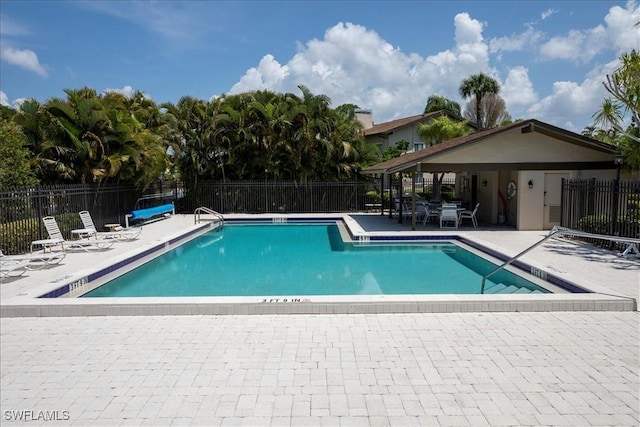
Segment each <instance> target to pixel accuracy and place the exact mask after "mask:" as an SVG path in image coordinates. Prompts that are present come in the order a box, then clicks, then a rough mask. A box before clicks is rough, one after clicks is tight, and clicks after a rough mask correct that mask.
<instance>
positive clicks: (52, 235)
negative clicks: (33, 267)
mask: <svg viewBox="0 0 640 427" xmlns="http://www.w3.org/2000/svg"><path fill="white" fill-rule="evenodd" d="M42 222H44V226H45V228H46V229H47V233H48V234H49V239H50V240H54V241H59V242H60V245H61V246H62V249H63V250H67V249H69V250H73V249H82V250H84V251H100V250H103V249H109V248H110V247H111V246H113V243H114V242H112V241H105V240H96V239H87V238H83V237H80V238H79V239H77V240H65V238H64V237H63V236H62V232H61V231H60V228H59V227H58V223H57V222H56V219H55V218H54V217H52V216H46V217H44V218H42ZM32 245H33V243H32ZM65 245H66V248H65Z"/></svg>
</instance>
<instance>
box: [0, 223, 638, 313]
mask: <svg viewBox="0 0 640 427" xmlns="http://www.w3.org/2000/svg"><path fill="white" fill-rule="evenodd" d="M283 218H284V219H283ZM247 220H249V221H254V222H263V223H264V222H297V221H301V222H312V221H316V222H318V221H321V222H327V221H335V220H342V221H344V223H345V224H346V225H347V227H348V229H349V233H350V234H351V236H352V238H353V240H354V241H361V243H364V244H366V242H368V241H371V240H374V241H375V240H378V239H379V238H382V240H387V241H389V240H393V239H398V240H407V239H409V240H419V239H420V236H416V234H415V233H414V234H412V235H410V234H407V233H394V232H366V231H364V230H363V229H362V227H360V225H359V224H358V223H357V221H355V220H354V219H353V218H351V217H350V216H349V215H348V214H326V215H288V216H287V215H281V216H280V215H278V216H274V215H248V216H239V215H234V218H233V219H232V220H231V221H229V223H233V222H235V221H247ZM196 229H197V230H204V231H208V229H209V228H206V229H205V227H202V225H200V226H197V227H196V226H193V227H189V228H188V229H183V230H182V231H181V232H180V233H174V234H171V235H168V236H166V238H164V239H159V240H155V241H154V242H153V243H152V244H148V245H147V246H141V247H139V248H137V249H136V251H130V252H127V253H125V254H121V255H120V256H118V257H117V258H115V260H116V261H115V262H122V261H123V260H127V259H129V258H132V257H136V256H137V255H136V252H137V253H141V252H144V251H145V250H148V249H149V247H150V245H155V246H156V249H155V250H154V252H155V251H157V252H161V251H166V250H169V249H170V248H171V247H172V246H174V245H173V244H170V242H174V243H175V244H182V243H183V242H184V241H186V240H189V238H193V237H195V236H197V235H199V232H194V230H196ZM204 231H202V232H204ZM449 234H451V233H449ZM385 236H386V237H385ZM422 237H423V238H425V239H427V240H443V239H447V238H448V239H450V238H451V236H448V237H447V236H445V235H442V234H434V233H428V234H426V233H425V234H422ZM458 238H461V236H458ZM462 238H464V237H462ZM467 243H468V242H467ZM478 245H480V246H481V247H483V248H485V249H486V245H482V244H479V243H478ZM494 249H495V248H494ZM498 253H499V251H498ZM152 256H155V255H152ZM140 262H145V260H141V261H140ZM125 264H127V263H126V262H125ZM129 264H132V267H133V266H134V264H133V263H129ZM100 268H101V269H102V270H104V269H105V267H104V266H101V267H100ZM100 268H96V269H93V271H74V272H73V274H69V275H67V276H65V277H68V282H69V283H73V282H75V281H76V280H77V277H80V276H84V277H88V276H89V275H91V274H94V275H95V274H96V273H98V272H99V270H100ZM104 276H106V274H105V275H104ZM52 285H53V282H50V283H48V284H46V285H45V286H48V287H49V289H48V290H45V291H40V290H41V289H42V288H43V287H42V286H40V287H38V288H37V289H33V290H32V292H29V295H25V296H24V297H19V298H11V299H10V300H9V301H7V300H3V301H2V305H0V316H2V317H41V316H57V317H64V316H105V315H123V316H124V315H184V314H190V315H211V314H214V315H220V314H349V313H353V314H356V313H409V312H415V313H428V312H483V311H604V310H608V311H610V310H615V311H627V310H633V311H635V310H637V302H636V300H635V299H634V298H630V297H618V296H614V295H608V294H605V293H585V294H543V295H514V294H501V295H441V294H440V295H366V296H362V295H353V296H350V295H347V296H291V297H287V298H285V297H277V296H276V297H266V298H263V297H162V298H109V299H101V298H100V299H90V298H88V299H79V298H65V297H63V298H38V297H36V296H42V295H45V294H46V293H47V292H51V291H52ZM55 286H56V287H57V288H56V289H58V288H60V286H64V284H62V283H58V284H56V285H55Z"/></svg>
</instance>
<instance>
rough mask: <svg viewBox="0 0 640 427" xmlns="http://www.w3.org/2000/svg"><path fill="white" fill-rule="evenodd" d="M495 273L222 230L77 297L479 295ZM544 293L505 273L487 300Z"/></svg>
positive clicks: (441, 246)
mask: <svg viewBox="0 0 640 427" xmlns="http://www.w3.org/2000/svg"><path fill="white" fill-rule="evenodd" d="M494 267H495V265H494V264H492V263H490V262H489V261H487V260H485V259H483V258H481V257H478V256H476V255H475V254H473V253H471V252H469V251H467V250H465V249H463V248H460V247H459V246H456V245H454V244H450V243H428V244H427V243H411V242H407V243H405V244H384V245H380V244H370V245H352V244H348V243H343V242H342V239H341V238H340V235H339V231H338V227H337V226H336V225H335V224H320V225H319V224H314V225H309V224H305V225H294V224H286V225H285V224H277V225H271V224H269V225H227V226H225V227H224V229H223V230H221V231H211V232H208V233H206V234H204V235H202V236H200V237H198V238H196V239H194V240H192V241H190V242H188V243H186V244H184V245H182V246H180V247H178V248H176V249H174V250H172V251H170V252H168V253H167V254H165V255H162V256H160V257H158V258H156V259H154V260H152V261H150V262H148V263H146V264H144V265H143V266H141V267H139V268H137V269H135V270H133V271H131V272H129V273H127V274H124V275H122V276H120V277H119V278H117V279H115V280H113V281H111V282H109V283H107V284H105V285H103V286H101V287H99V288H97V289H95V290H93V291H91V292H89V293H87V294H85V295H84V297H142V296H302V295H356V294H367V295H390V294H478V293H480V287H481V283H482V276H483V275H484V274H486V273H488V272H489V271H491V269H493V268H494ZM514 291H516V292H518V293H530V292H532V291H536V292H547V291H546V290H544V289H541V288H539V287H537V286H536V285H534V284H533V283H531V282H529V281H527V280H525V279H523V278H522V277H520V276H517V275H515V274H512V273H510V272H508V271H500V272H498V273H497V274H495V275H493V276H492V277H491V279H490V280H488V281H487V292H488V293H502V292H509V293H512V292H514Z"/></svg>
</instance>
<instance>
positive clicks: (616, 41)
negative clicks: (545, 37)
mask: <svg viewBox="0 0 640 427" xmlns="http://www.w3.org/2000/svg"><path fill="white" fill-rule="evenodd" d="M604 21H605V25H597V26H596V27H594V28H590V29H587V30H571V31H569V32H568V33H567V34H566V35H564V36H557V37H553V38H551V39H550V40H549V41H548V42H546V43H543V44H542V45H541V46H540V56H541V58H542V59H546V60H555V59H561V60H567V61H579V62H583V63H586V62H588V61H590V60H591V59H593V58H594V57H595V56H596V55H598V54H600V53H601V52H603V51H611V50H613V51H615V52H617V53H621V52H624V51H629V50H631V49H638V48H639V47H640V28H638V27H635V26H634V25H635V24H636V23H637V22H638V21H640V8H639V7H638V4H637V2H636V1H629V2H628V3H627V6H626V8H623V7H620V6H613V7H611V8H610V9H609V13H608V14H607V15H606V16H605V18H604Z"/></svg>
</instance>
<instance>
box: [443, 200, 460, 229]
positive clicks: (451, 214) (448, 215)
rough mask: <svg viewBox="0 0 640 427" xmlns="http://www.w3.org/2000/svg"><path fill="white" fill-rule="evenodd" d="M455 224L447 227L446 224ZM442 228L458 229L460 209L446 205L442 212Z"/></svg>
mask: <svg viewBox="0 0 640 427" xmlns="http://www.w3.org/2000/svg"><path fill="white" fill-rule="evenodd" d="M450 223H453V227H452V226H447V227H445V224H450ZM440 228H458V209H457V207H456V205H445V206H443V207H442V211H441V212H440Z"/></svg>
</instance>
